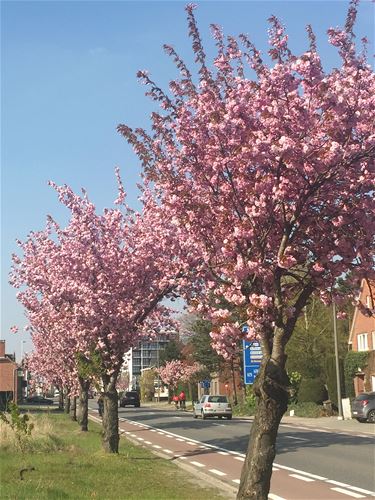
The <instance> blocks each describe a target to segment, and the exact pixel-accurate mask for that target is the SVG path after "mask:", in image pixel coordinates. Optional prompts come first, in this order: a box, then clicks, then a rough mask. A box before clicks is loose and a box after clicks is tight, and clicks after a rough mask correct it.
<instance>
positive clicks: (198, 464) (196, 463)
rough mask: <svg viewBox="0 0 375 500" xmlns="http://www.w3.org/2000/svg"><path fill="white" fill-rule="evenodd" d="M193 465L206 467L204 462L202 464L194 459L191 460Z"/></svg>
mask: <svg viewBox="0 0 375 500" xmlns="http://www.w3.org/2000/svg"><path fill="white" fill-rule="evenodd" d="M190 463H191V464H193V465H196V466H197V467H205V465H204V464H201V463H200V462H195V461H194V460H193V461H191V462H190Z"/></svg>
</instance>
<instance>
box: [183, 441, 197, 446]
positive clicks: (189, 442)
mask: <svg viewBox="0 0 375 500" xmlns="http://www.w3.org/2000/svg"><path fill="white" fill-rule="evenodd" d="M186 442H187V444H191V445H192V446H195V445H196V444H197V443H193V442H192V441H186Z"/></svg>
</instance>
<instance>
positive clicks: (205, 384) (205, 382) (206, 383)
mask: <svg viewBox="0 0 375 500" xmlns="http://www.w3.org/2000/svg"><path fill="white" fill-rule="evenodd" d="M210 386H211V381H210V380H202V382H201V387H202V389H209V388H210Z"/></svg>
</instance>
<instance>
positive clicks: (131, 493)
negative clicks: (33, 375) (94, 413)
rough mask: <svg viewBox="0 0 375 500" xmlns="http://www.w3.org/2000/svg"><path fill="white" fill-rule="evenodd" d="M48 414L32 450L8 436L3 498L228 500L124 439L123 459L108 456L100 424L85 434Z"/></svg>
mask: <svg viewBox="0 0 375 500" xmlns="http://www.w3.org/2000/svg"><path fill="white" fill-rule="evenodd" d="M43 413H44V412H43ZM43 413H42V414H38V415H35V416H34V417H33V418H34V419H35V429H34V431H33V434H34V433H39V434H40V435H39V436H34V437H32V439H33V441H34V443H33V445H31V446H30V447H29V451H26V452H23V453H22V452H21V451H16V450H14V448H13V449H12V447H11V444H10V441H9V439H8V438H9V436H8V438H7V439H5V438H4V433H3V437H2V439H1V440H0V476H1V486H0V498H1V499H14V500H31V499H38V500H39V499H41V500H42V499H48V500H55V499H56V500H57V499H72V500H80V499H91V498H94V499H95V498H96V499H99V500H106V499H117V500H122V499H145V500H146V499H149V500H159V499H160V500H161V499H165V500H174V499H176V500H177V499H178V500H185V499H186V500H188V499H191V500H193V499H196V498H197V497H210V499H212V500H216V499H222V498H223V494H221V493H220V491H219V490H218V489H213V488H209V487H207V488H202V487H201V485H202V481H201V479H199V478H195V477H194V476H190V475H189V474H188V473H187V472H185V471H183V470H181V469H179V468H178V467H177V465H176V464H175V463H174V462H172V461H171V460H166V459H163V458H160V457H157V456H156V455H153V454H152V453H151V452H149V451H148V450H146V449H145V448H142V447H138V446H134V445H133V444H131V443H130V442H129V441H127V440H126V439H124V438H123V437H122V438H121V441H120V453H119V454H118V455H107V454H105V453H104V452H103V451H102V450H101V429H100V426H99V425H97V424H94V423H92V422H90V431H89V432H87V433H83V432H81V431H80V430H79V428H78V425H77V424H76V423H75V422H72V421H71V420H70V419H69V417H68V416H67V415H65V414H63V413H57V412H51V413H48V414H45V413H44V415H43ZM39 424H40V426H39ZM42 429H44V430H42ZM38 442H39V444H38ZM40 443H43V444H40ZM51 443H53V445H52V444H51ZM49 445H50V446H49ZM31 467H34V469H35V470H27V471H25V472H24V474H23V475H24V479H23V480H21V479H20V470H21V469H23V468H31Z"/></svg>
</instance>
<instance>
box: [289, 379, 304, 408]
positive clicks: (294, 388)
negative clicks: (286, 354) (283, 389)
mask: <svg viewBox="0 0 375 500" xmlns="http://www.w3.org/2000/svg"><path fill="white" fill-rule="evenodd" d="M288 377H289V382H290V392H289V403H296V402H297V401H298V391H299V387H300V385H301V379H302V375H301V374H300V373H299V372H291V373H288Z"/></svg>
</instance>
